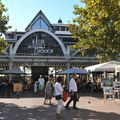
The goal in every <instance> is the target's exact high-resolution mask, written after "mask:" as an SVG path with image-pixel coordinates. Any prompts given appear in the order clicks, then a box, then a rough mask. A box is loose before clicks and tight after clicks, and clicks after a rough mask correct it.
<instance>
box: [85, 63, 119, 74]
mask: <svg viewBox="0 0 120 120" xmlns="http://www.w3.org/2000/svg"><path fill="white" fill-rule="evenodd" d="M119 65H120V62H119V61H109V62H105V63H100V64H96V65H92V66H89V67H86V68H85V69H86V70H87V71H91V72H94V71H96V72H104V71H106V72H114V71H115V69H116V67H117V66H119Z"/></svg>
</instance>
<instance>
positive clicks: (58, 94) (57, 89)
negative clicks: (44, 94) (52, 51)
mask: <svg viewBox="0 0 120 120" xmlns="http://www.w3.org/2000/svg"><path fill="white" fill-rule="evenodd" d="M61 82H62V77H57V81H56V82H55V85H54V96H55V99H56V101H57V111H56V117H57V118H58V119H61V118H62V116H61V111H62V109H63V100H62V98H63V88H62V85H61Z"/></svg>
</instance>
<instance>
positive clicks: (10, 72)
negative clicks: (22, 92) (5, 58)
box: [1, 68, 26, 74]
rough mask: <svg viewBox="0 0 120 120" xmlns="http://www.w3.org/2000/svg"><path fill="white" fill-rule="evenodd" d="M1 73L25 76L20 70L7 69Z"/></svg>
mask: <svg viewBox="0 0 120 120" xmlns="http://www.w3.org/2000/svg"><path fill="white" fill-rule="evenodd" d="M1 73H2V74H26V73H25V72H24V71H22V70H21V69H20V68H13V69H8V70H5V71H2V72H1Z"/></svg>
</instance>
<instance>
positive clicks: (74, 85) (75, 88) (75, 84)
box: [69, 78, 77, 92]
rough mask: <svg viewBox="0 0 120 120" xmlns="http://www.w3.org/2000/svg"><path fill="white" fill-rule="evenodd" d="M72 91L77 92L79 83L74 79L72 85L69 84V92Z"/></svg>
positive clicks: (71, 81)
mask: <svg viewBox="0 0 120 120" xmlns="http://www.w3.org/2000/svg"><path fill="white" fill-rule="evenodd" d="M71 91H73V92H77V83H76V81H75V80H74V79H73V78H71V80H70V83H69V92H71Z"/></svg>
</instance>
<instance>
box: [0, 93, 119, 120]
mask: <svg viewBox="0 0 120 120" xmlns="http://www.w3.org/2000/svg"><path fill="white" fill-rule="evenodd" d="M89 99H90V103H88V102H89ZM43 101H44V98H42V97H29V98H28V97H26V98H25V97H24V98H16V97H14V98H0V120H55V111H56V101H55V99H54V98H53V99H52V102H53V103H54V105H51V106H50V105H43ZM77 107H78V108H79V109H78V110H73V109H72V104H71V109H70V110H66V109H64V110H63V113H62V115H63V120H120V101H116V103H115V102H114V101H113V100H108V101H107V102H106V103H105V104H104V101H103V98H102V97H98V96H95V97H89V96H85V95H84V96H81V97H80V100H79V102H78V103H77Z"/></svg>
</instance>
